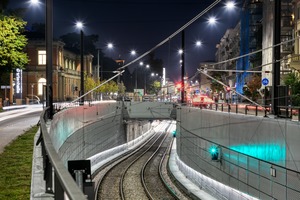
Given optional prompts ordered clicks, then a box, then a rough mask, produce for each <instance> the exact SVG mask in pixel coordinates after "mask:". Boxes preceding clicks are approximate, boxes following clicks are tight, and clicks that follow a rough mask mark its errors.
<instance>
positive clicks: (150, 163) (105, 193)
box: [94, 122, 189, 200]
mask: <svg viewBox="0 0 300 200" xmlns="http://www.w3.org/2000/svg"><path fill="white" fill-rule="evenodd" d="M160 126H161V127H160V128H159V130H158V131H156V132H155V133H154V134H153V136H152V137H151V138H150V139H149V140H148V141H146V142H145V143H144V144H143V145H142V146H140V147H138V148H137V149H135V150H132V151H131V152H129V153H127V154H125V155H123V156H121V157H119V159H115V160H113V161H111V163H109V164H107V165H106V166H105V167H103V168H102V169H101V170H99V171H98V174H97V175H96V177H97V176H98V177H97V178H94V182H95V184H96V185H97V187H96V197H95V199H122V200H123V199H189V198H188V196H187V195H186V194H184V193H183V192H182V191H181V190H180V189H177V186H176V185H174V183H170V180H171V179H168V178H167V179H166V176H167V169H163V168H164V167H165V166H166V162H167V161H166V158H167V157H168V156H166V155H167V153H168V152H169V150H170V145H171V144H172V135H171V134H170V130H169V128H170V127H171V122H170V123H164V125H160ZM99 174H101V175H99Z"/></svg>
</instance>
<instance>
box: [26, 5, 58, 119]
mask: <svg viewBox="0 0 300 200" xmlns="http://www.w3.org/2000/svg"><path fill="white" fill-rule="evenodd" d="M30 2H31V3H32V4H34V5H37V4H39V1H38V0H30ZM52 46H53V0H46V81H47V82H46V107H49V113H48V117H49V119H52V117H53V91H52V85H53V81H52V70H53V69H52V60H53V59H52V57H53V56H52V55H53V52H52Z"/></svg>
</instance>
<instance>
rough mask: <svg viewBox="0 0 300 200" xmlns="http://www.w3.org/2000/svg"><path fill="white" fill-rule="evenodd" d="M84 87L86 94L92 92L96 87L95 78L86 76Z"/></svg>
mask: <svg viewBox="0 0 300 200" xmlns="http://www.w3.org/2000/svg"><path fill="white" fill-rule="evenodd" d="M84 87H85V88H84V89H85V91H86V92H87V91H90V90H92V89H93V88H95V87H96V82H95V81H94V79H93V78H91V77H89V76H86V78H85V79H84Z"/></svg>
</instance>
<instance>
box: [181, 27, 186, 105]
mask: <svg viewBox="0 0 300 200" xmlns="http://www.w3.org/2000/svg"><path fill="white" fill-rule="evenodd" d="M184 46H185V41H184V30H182V32H181V49H182V53H181V103H182V104H183V103H184V73H185V72H184V68H185V66H184V63H185V62H184Z"/></svg>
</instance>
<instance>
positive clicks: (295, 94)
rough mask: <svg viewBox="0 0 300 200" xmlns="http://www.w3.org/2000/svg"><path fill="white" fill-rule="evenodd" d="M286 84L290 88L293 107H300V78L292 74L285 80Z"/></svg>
mask: <svg viewBox="0 0 300 200" xmlns="http://www.w3.org/2000/svg"><path fill="white" fill-rule="evenodd" d="M283 81H284V84H285V85H288V86H290V94H291V95H290V96H291V102H292V106H300V78H299V76H297V75H296V74H295V73H290V74H288V75H287V76H286V77H285V78H284V80H283Z"/></svg>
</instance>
